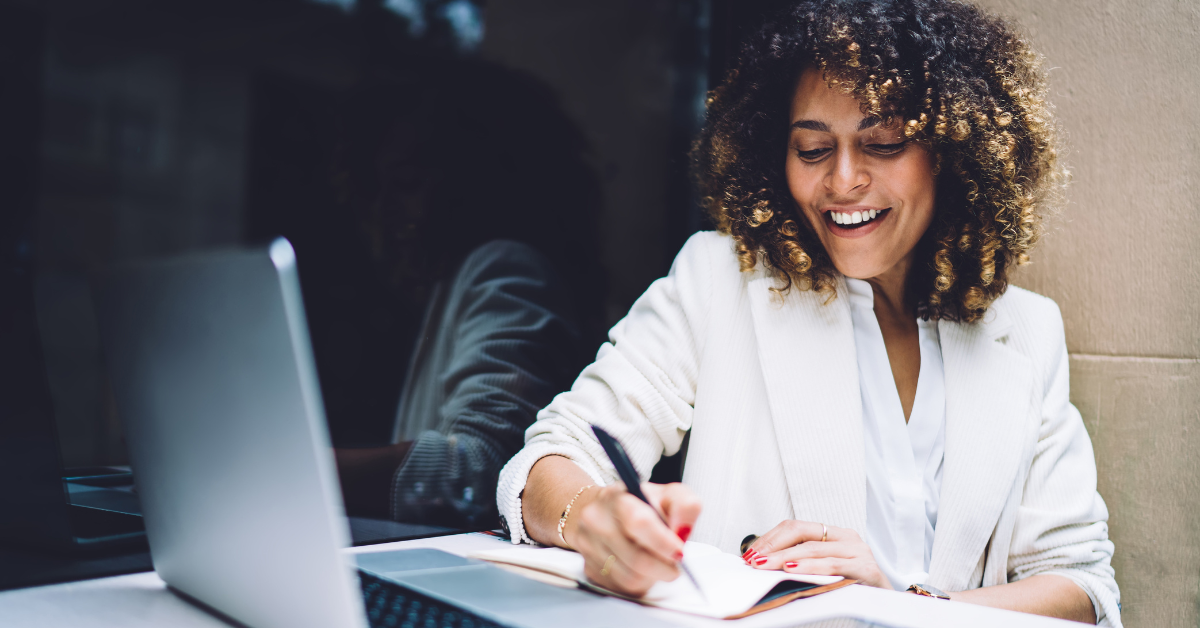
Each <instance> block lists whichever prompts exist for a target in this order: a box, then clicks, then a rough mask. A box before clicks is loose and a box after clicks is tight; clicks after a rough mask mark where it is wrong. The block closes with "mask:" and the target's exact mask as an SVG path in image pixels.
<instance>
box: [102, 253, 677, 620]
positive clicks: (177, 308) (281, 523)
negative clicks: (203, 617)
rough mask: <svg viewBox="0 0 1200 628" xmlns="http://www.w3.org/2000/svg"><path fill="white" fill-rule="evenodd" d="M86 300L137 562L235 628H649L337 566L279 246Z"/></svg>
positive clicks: (393, 557) (408, 574)
mask: <svg viewBox="0 0 1200 628" xmlns="http://www.w3.org/2000/svg"><path fill="white" fill-rule="evenodd" d="M96 289H97V296H98V301H99V314H100V323H101V332H102V335H103V336H102V337H103V341H104V347H105V353H106V356H107V359H108V362H109V369H110V373H111V377H112V380H113V389H114V391H115V396H116V403H117V411H118V413H119V414H120V417H121V420H122V421H123V423H124V427H125V434H126V439H127V442H128V446H129V455H130V459H131V463H132V465H133V469H134V474H135V478H136V479H137V487H138V492H139V494H140V497H141V500H142V508H143V511H144V514H145V522H146V533H147V536H148V538H149V542H150V550H151V554H152V556H153V559H154V567H155V569H156V570H157V571H158V574H159V575H160V576H161V577H162V579H163V580H164V581H165V582H166V583H167V584H168V585H169V586H170V587H171V588H172V589H174V590H175V591H176V592H178V593H180V594H182V595H183V596H185V597H187V598H189V599H191V600H193V601H195V602H198V603H200V604H201V605H203V606H206V607H208V608H209V609H211V610H214V611H216V612H217V613H219V614H222V615H224V616H226V617H227V618H229V619H232V620H234V621H236V622H238V623H241V624H244V625H247V626H250V627H252V628H271V627H280V628H283V627H288V628H295V627H303V626H314V627H315V626H320V627H323V628H327V627H331V626H338V627H340V626H349V627H354V628H361V627H364V626H368V625H370V626H377V625H378V626H396V625H404V622H405V621H412V620H419V621H420V623H419V625H427V622H428V621H429V615H428V613H430V612H433V619H434V621H433V623H432V624H430V625H437V626H442V625H447V626H465V625H474V626H487V625H496V624H499V625H506V626H530V627H541V626H546V627H547V628H562V627H563V626H571V627H572V628H583V627H585V626H620V627H622V628H627V627H628V626H631V625H638V626H645V625H655V624H657V623H659V622H656V621H655V620H654V619H653V618H652V617H650V616H648V615H647V614H646V612H645V611H644V610H643V609H641V608H639V607H637V606H636V605H632V604H629V603H627V602H621V601H618V600H613V599H610V598H602V597H598V596H596V595H594V594H591V593H588V592H585V591H582V590H578V589H566V588H560V587H555V586H552V585H548V584H543V583H539V582H535V581H533V580H529V579H526V578H524V577H521V576H519V575H515V574H511V573H509V572H506V571H504V570H501V569H499V568H496V567H493V566H491V565H488V564H486V563H482V562H479V561H474V560H468V559H464V558H461V557H458V556H455V555H452V554H448V553H445V552H440V551H435V550H429V549H418V550H398V551H389V552H380V553H368V554H363V555H360V556H359V557H358V558H357V564H354V563H353V562H352V561H355V558H353V557H350V556H349V555H347V554H345V553H344V552H343V551H342V550H343V548H345V547H347V546H348V545H349V532H348V529H347V525H346V521H345V517H344V513H343V509H342V500H341V494H340V491H339V487H338V482H337V475H336V469H335V466H334V462H333V454H332V451H331V449H330V442H329V435H328V429H327V427H326V424H325V416H324V409H323V406H322V403H321V395H320V388H319V386H318V383H317V375H316V368H315V366H314V364H313V358H312V350H311V347H310V346H309V335H308V328H307V324H306V322H305V317H304V307H303V302H302V300H301V296H300V284H299V280H298V276H297V271H296V258H295V254H294V252H293V250H292V247H291V245H290V244H289V243H288V242H287V241H286V240H284V239H278V240H276V241H275V242H273V243H272V244H271V245H270V246H269V247H268V248H263V249H258V250H247V251H230V252H219V253H210V254H203V255H197V256H192V257H188V258H185V259H176V260H171V261H165V262H155V263H145V264H136V265H127V266H123V267H119V268H115V269H112V270H110V271H109V272H107V273H105V274H103V275H100V276H98V277H97V280H96ZM364 595H365V596H366V598H364ZM364 599H366V600H367V601H366V602H364ZM368 605H369V606H368ZM439 605H441V606H440V607H439ZM431 607H439V610H437V611H430V610H429V609H430V608H431ZM414 608H416V609H417V610H413V609H414ZM418 611H419V612H418ZM422 613H425V614H422ZM398 614H399V616H398Z"/></svg>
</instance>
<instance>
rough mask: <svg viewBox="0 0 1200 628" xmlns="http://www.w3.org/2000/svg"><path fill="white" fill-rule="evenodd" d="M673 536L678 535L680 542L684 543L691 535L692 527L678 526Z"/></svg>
mask: <svg viewBox="0 0 1200 628" xmlns="http://www.w3.org/2000/svg"><path fill="white" fill-rule="evenodd" d="M675 534H677V535H679V540H680V541H685V542H686V541H687V540H688V537H689V536H691V535H692V526H679V530H678V531H677V532H675Z"/></svg>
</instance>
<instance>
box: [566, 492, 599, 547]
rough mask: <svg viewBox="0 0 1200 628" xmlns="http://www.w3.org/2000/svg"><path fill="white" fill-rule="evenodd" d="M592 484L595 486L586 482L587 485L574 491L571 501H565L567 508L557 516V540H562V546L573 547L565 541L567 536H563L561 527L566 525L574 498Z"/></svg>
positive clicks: (577, 497)
mask: <svg viewBox="0 0 1200 628" xmlns="http://www.w3.org/2000/svg"><path fill="white" fill-rule="evenodd" d="M593 486H595V484H588V485H587V486H585V487H583V488H581V489H579V490H578V491H576V492H575V496H574V497H572V498H571V501H569V502H567V509H566V510H564V511H563V514H562V516H561V517H559V518H558V540H560V541H562V544H563V547H566V548H568V549H575V548H573V547H571V544H570V543H568V542H567V538H566V537H564V536H563V528H565V527H567V515H569V514H571V506H574V505H575V500H577V499H579V496H580V495H583V492H584V491H586V490H588V489H589V488H592V487H593Z"/></svg>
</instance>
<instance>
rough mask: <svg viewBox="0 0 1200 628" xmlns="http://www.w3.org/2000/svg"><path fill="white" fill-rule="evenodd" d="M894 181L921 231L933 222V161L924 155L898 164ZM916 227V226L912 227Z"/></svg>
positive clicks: (935, 183) (935, 185)
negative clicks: (899, 185)
mask: <svg viewBox="0 0 1200 628" xmlns="http://www.w3.org/2000/svg"><path fill="white" fill-rule="evenodd" d="M900 166H901V167H900V168H899V169H898V172H897V173H896V175H897V176H896V178H895V179H894V180H896V181H898V182H902V183H901V187H902V190H897V191H900V192H901V194H902V195H903V197H904V198H905V199H906V200H907V201H908V204H909V206H910V209H911V210H912V211H913V217H914V218H916V219H917V220H916V223H917V225H920V227H921V231H922V232H924V228H925V227H926V226H928V225H929V223H930V222H932V221H933V211H934V200H935V199H936V197H937V177H936V176H934V174H933V159H932V158H931V157H930V156H929V155H928V153H925V154H923V155H914V158H913V159H911V160H905V162H904V163H903V164H900ZM914 226H916V225H914Z"/></svg>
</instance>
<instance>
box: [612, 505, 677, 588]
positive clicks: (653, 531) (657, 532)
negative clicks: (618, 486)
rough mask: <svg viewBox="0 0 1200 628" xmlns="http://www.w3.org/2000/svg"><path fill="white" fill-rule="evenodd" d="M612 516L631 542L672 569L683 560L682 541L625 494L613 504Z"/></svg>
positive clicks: (644, 506) (656, 517) (645, 507)
mask: <svg viewBox="0 0 1200 628" xmlns="http://www.w3.org/2000/svg"><path fill="white" fill-rule="evenodd" d="M613 515H614V517H615V519H616V521H617V523H618V525H619V526H620V529H621V531H622V532H623V533H624V535H625V537H626V538H628V539H629V541H630V542H632V543H634V544H636V545H638V546H639V547H641V548H643V549H644V550H646V551H647V552H650V553H651V554H653V555H654V556H655V557H657V558H658V559H659V560H660V561H662V562H663V563H665V564H668V565H670V566H671V569H672V570H674V569H675V563H676V562H677V561H679V560H681V559H682V558H683V541H681V540H679V537H678V536H676V535H675V534H674V533H672V532H671V530H670V529H669V528H667V525H666V524H665V523H663V522H662V519H660V518H659V516H658V513H656V512H654V509H652V508H651V507H650V506H648V505H646V504H645V503H643V502H642V501H641V500H639V499H638V498H636V497H634V496H632V495H629V494H624V495H621V496H620V497H619V498H618V499H617V500H616V504H615V505H614V508H613Z"/></svg>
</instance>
